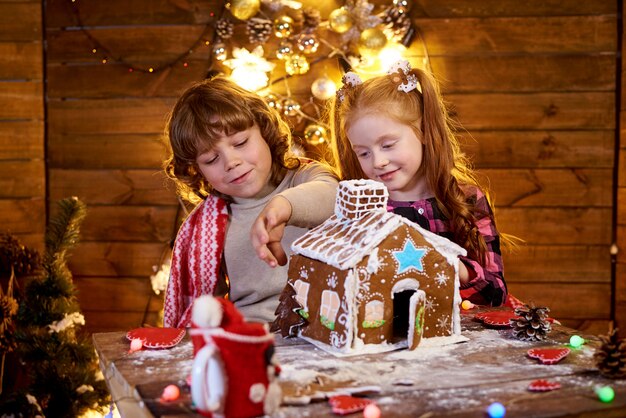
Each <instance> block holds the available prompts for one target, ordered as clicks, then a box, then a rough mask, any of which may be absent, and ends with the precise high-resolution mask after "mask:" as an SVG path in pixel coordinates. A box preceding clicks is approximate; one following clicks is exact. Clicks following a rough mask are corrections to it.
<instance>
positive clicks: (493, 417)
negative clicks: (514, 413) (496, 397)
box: [487, 402, 506, 418]
mask: <svg viewBox="0 0 626 418" xmlns="http://www.w3.org/2000/svg"><path fill="white" fill-rule="evenodd" d="M487 415H489V418H502V417H504V415H506V408H505V407H504V405H502V404H501V403H500V402H494V403H492V404H491V405H489V406H488V407H487Z"/></svg>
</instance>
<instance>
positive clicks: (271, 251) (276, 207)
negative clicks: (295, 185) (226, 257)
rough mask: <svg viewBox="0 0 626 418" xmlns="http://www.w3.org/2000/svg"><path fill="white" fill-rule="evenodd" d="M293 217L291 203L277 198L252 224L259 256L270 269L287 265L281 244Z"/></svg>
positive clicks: (254, 243)
mask: <svg viewBox="0 0 626 418" xmlns="http://www.w3.org/2000/svg"><path fill="white" fill-rule="evenodd" d="M290 217H291V203H289V201H288V200H287V199H286V198H284V197H282V196H276V197H274V198H272V200H270V201H269V202H268V203H267V205H265V207H264V208H263V210H262V211H261V213H260V214H259V216H258V217H257V218H256V220H255V221H254V223H253V224H252V229H251V230H250V238H251V240H252V246H253V247H254V250H255V251H256V253H257V256H258V257H259V258H260V259H261V260H263V261H265V262H266V263H267V264H269V266H270V267H276V266H279V265H280V266H284V265H285V264H287V254H286V253H285V250H284V249H283V247H282V245H281V244H280V240H281V239H282V238H283V234H284V232H285V226H287V221H289V218H290Z"/></svg>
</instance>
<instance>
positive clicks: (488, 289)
mask: <svg viewBox="0 0 626 418" xmlns="http://www.w3.org/2000/svg"><path fill="white" fill-rule="evenodd" d="M465 194H466V196H467V201H468V202H472V203H475V208H476V209H475V211H474V215H475V216H476V218H477V222H476V225H477V226H478V230H479V232H480V234H481V235H482V236H483V238H484V239H485V243H486V244H487V256H486V259H487V262H486V264H485V265H482V264H481V263H479V262H478V261H476V260H472V259H470V258H468V257H459V258H460V259H461V261H462V262H463V263H464V264H465V266H466V267H467V270H468V271H469V274H470V281H469V282H468V283H466V284H464V285H461V297H462V298H463V299H469V300H470V301H471V302H472V303H475V304H479V305H491V306H500V305H502V304H503V303H504V302H505V300H506V296H507V289H506V283H505V282H504V268H503V265H502V254H501V252H500V235H499V234H498V230H497V229H496V225H495V223H494V221H493V212H492V210H491V207H490V206H489V202H488V201H487V198H486V196H485V195H484V193H483V192H482V191H481V190H480V189H478V188H477V187H475V186H470V187H467V188H465ZM387 210H388V211H390V212H394V213H396V214H398V215H401V216H403V217H405V218H407V219H409V220H411V221H413V222H415V223H417V224H419V226H421V227H422V228H424V229H427V230H429V231H431V232H434V233H436V234H437V235H441V236H442V237H446V238H448V239H449V240H451V241H453V240H454V236H453V234H452V232H451V231H450V223H449V221H448V219H447V218H446V217H445V216H444V215H443V213H441V211H440V210H439V208H438V207H437V202H436V200H435V198H434V197H432V198H429V199H423V200H417V201H415V202H399V201H394V200H391V199H390V200H389V202H388V204H387Z"/></svg>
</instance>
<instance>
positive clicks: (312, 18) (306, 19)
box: [302, 7, 322, 33]
mask: <svg viewBox="0 0 626 418" xmlns="http://www.w3.org/2000/svg"><path fill="white" fill-rule="evenodd" d="M321 20H322V16H321V15H320V11H319V10H317V9H314V8H312V7H307V8H306V9H304V10H303V11H302V28H303V29H304V32H306V33H312V32H314V31H315V29H317V27H318V26H319V25H320V22H321Z"/></svg>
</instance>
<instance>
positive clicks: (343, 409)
mask: <svg viewBox="0 0 626 418" xmlns="http://www.w3.org/2000/svg"><path fill="white" fill-rule="evenodd" d="M328 403H329V404H330V406H331V408H332V410H333V412H334V413H335V414H338V415H348V414H351V413H353V412H358V411H362V410H364V409H365V407H366V406H368V405H369V404H371V403H372V401H370V400H369V399H365V398H356V397H354V396H350V395H336V396H332V397H331V398H330V399H329V400H328Z"/></svg>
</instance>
